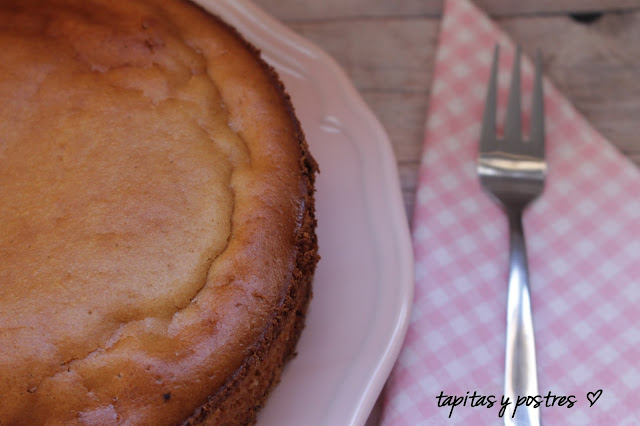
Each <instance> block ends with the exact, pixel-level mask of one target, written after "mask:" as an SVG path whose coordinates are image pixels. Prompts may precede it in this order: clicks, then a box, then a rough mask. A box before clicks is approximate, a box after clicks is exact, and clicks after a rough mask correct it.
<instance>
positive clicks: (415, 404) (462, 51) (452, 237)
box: [382, 0, 640, 425]
mask: <svg viewBox="0 0 640 426" xmlns="http://www.w3.org/2000/svg"><path fill="white" fill-rule="evenodd" d="M496 43H499V44H500V45H501V60H500V66H499V71H500V74H499V96H500V98H501V100H500V101H499V102H500V103H501V104H502V106H501V107H499V111H498V113H499V121H500V122H502V121H503V120H504V104H505V103H506V100H505V99H506V96H507V92H508V83H509V80H510V70H511V65H512V60H513V50H514V46H513V42H512V41H511V40H509V38H508V37H507V36H506V35H505V34H504V33H503V32H502V31H501V30H500V29H499V28H498V27H497V26H496V25H494V24H493V23H492V22H491V21H490V20H489V18H487V16H486V15H484V14H483V12H481V11H480V10H478V9H477V8H476V7H475V6H474V5H473V4H472V3H470V2H469V1H467V0H446V1H445V6H444V14H443V19H442V23H441V34H440V39H439V46H438V51H437V55H436V64H435V71H434V72H435V74H434V80H433V86H432V90H431V98H430V106H429V112H428V118H427V125H426V137H425V146H424V155H423V158H422V166H421V173H420V178H419V186H418V191H417V199H416V208H415V214H414V220H413V241H414V251H415V257H416V289H415V301H414V306H413V313H412V319H411V323H410V326H409V330H408V334H407V337H406V341H405V344H404V347H403V349H402V351H401V354H400V357H399V359H398V361H397V364H396V366H395V368H394V371H393V372H392V374H391V377H390V379H389V382H388V383H387V387H386V390H385V393H384V394H383V412H382V424H383V425H432V424H436V425H440V424H441V425H453V424H472V425H476V424H478V425H484V424H491V425H494V424H502V423H503V419H501V418H499V412H500V408H501V398H502V395H503V393H504V390H503V388H504V379H503V378H504V346H505V323H506V319H505V318H506V300H507V268H508V236H507V222H506V218H505V216H504V215H503V214H502V212H501V211H500V210H499V208H498V207H497V206H496V205H495V204H494V203H493V202H492V201H491V200H490V199H489V198H488V197H487V196H486V195H485V194H484V192H483V191H482V189H481V187H480V185H479V182H478V179H477V177H476V172H475V158H476V153H477V143H478V136H479V134H480V122H481V117H482V110H483V106H484V98H485V95H486V86H487V81H488V76H489V68H490V65H491V60H492V54H493V48H494V45H495V44H496ZM543 53H544V52H543ZM522 76H523V84H524V86H525V90H524V93H530V87H531V86H532V77H533V68H532V66H531V63H530V61H529V60H528V59H525V61H524V63H523V68H522ZM523 103H524V108H525V115H526V112H527V108H528V105H529V104H530V96H525V97H524V100H523ZM545 106H546V126H547V137H546V140H547V155H548V160H549V173H548V179H547V185H546V189H545V192H544V194H543V196H542V197H541V198H539V199H538V200H537V201H536V203H535V204H533V205H532V206H531V207H530V209H529V210H528V211H527V212H526V213H525V217H524V224H525V232H526V238H527V247H528V254H529V267H530V268H529V269H530V274H531V275H530V279H531V291H532V307H533V313H534V327H535V333H536V345H537V359H538V371H539V373H538V381H539V392H540V395H541V397H544V396H549V395H551V397H553V396H556V397H557V398H556V400H555V401H554V400H553V398H551V397H549V398H546V399H542V400H541V403H542V404H541V406H540V407H539V409H540V410H541V411H540V414H541V418H542V421H543V424H546V425H639V424H640V171H639V170H638V168H637V167H636V166H634V165H633V164H632V163H630V162H629V161H628V160H627V159H626V158H625V157H623V156H622V155H621V154H620V153H619V152H618V151H617V150H616V149H615V148H613V147H612V146H611V145H610V144H609V142H608V141H606V140H605V139H604V138H603V137H602V136H601V135H600V134H598V132H597V131H595V130H594V129H593V128H592V127H591V126H590V125H589V123H587V122H586V121H585V120H584V118H583V117H581V116H580V114H579V113H577V112H576V110H575V109H574V108H573V107H572V106H571V105H570V104H569V102H568V101H567V100H566V99H565V98H564V97H563V96H562V95H561V94H560V93H559V92H558V91H557V90H556V89H555V88H554V87H553V86H552V85H551V84H550V83H549V82H548V81H545ZM600 389H601V390H602V392H601V393H599V398H597V399H596V397H597V396H598V393H596V392H597V391H599V390H600ZM441 392H442V395H443V397H441V398H440V400H438V399H437V397H438V396H439V395H441ZM474 392H475V394H476V398H475V399H471V397H472V396H473V395H474ZM590 392H592V393H590ZM446 396H458V397H465V396H466V397H467V400H466V403H465V404H463V403H462V402H463V400H460V403H459V405H457V406H455V407H454V408H453V411H451V409H452V407H451V404H452V403H454V401H455V399H449V400H448V401H447V399H446ZM481 396H484V397H485V398H484V399H481V398H480V397H481ZM490 396H493V397H494V404H493V406H491V407H489V405H490V404H489V402H490V398H489V397H490ZM532 396H533V395H532ZM563 396H564V397H565V400H564V404H562V405H560V402H561V399H560V397H563ZM589 399H591V400H592V401H595V402H594V403H593V405H591V402H590V401H589ZM439 402H440V404H441V406H439ZM447 402H449V404H446V403H447ZM481 402H484V404H480V403H481ZM552 402H553V406H550V407H549V406H546V405H547V404H551V403H552ZM534 403H535V402H534ZM473 405H475V406H473ZM450 415H451V416H450ZM449 416H450V417H449Z"/></svg>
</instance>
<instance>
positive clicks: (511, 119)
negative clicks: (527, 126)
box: [504, 46, 522, 141]
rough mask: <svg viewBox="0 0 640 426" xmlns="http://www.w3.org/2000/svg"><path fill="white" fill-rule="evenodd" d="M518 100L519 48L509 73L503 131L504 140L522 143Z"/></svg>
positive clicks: (519, 102)
mask: <svg viewBox="0 0 640 426" xmlns="http://www.w3.org/2000/svg"><path fill="white" fill-rule="evenodd" d="M521 103H522V101H521V100H520V46H518V47H517V48H516V54H515V57H514V60H513V71H512V73H511V86H510V88H509V103H508V104H507V117H506V120H505V121H506V122H505V129H504V138H505V140H510V141H522V123H521V121H522V120H521V112H520V107H521Z"/></svg>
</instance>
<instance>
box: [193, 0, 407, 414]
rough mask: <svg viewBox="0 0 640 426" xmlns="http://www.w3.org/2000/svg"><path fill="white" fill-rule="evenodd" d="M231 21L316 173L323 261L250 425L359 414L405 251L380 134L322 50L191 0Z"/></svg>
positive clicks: (390, 160)
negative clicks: (281, 93)
mask: <svg viewBox="0 0 640 426" xmlns="http://www.w3.org/2000/svg"><path fill="white" fill-rule="evenodd" d="M197 2H198V3H199V4H201V5H202V6H203V7H205V8H206V9H207V10H209V11H211V12H212V13H214V14H216V15H219V16H220V17H222V18H223V19H224V20H225V21H227V22H228V23H230V24H231V25H233V26H234V27H236V28H237V29H238V30H239V31H240V32H241V33H242V34H243V35H244V37H246V38H247V39H248V40H249V41H250V42H251V43H253V44H254V45H255V46H257V47H258V48H259V49H260V50H261V51H262V53H263V56H264V58H265V59H266V60H267V62H269V63H270V64H271V65H272V66H274V67H275V68H276V70H277V71H278V73H279V74H280V77H281V79H282V80H283V82H284V84H285V86H286V88H287V91H288V92H289V94H290V95H291V98H292V101H293V104H294V106H295V109H296V113H297V115H298V118H299V119H300V121H301V123H302V127H303V130H304V132H305V134H306V138H307V141H308V142H309V145H310V148H311V152H312V154H313V155H314V157H315V158H316V160H317V161H318V163H319V165H320V170H321V173H320V175H319V176H318V179H317V194H316V195H317V197H316V198H317V218H318V240H319V245H320V255H321V256H322V259H321V261H320V263H319V265H318V269H317V273H316V278H315V281H314V297H313V300H312V302H311V307H310V311H309V315H308V317H307V325H306V328H305V330H304V332H303V333H302V337H301V340H300V342H299V344H298V348H297V350H298V356H297V357H296V358H294V359H293V360H292V361H291V362H290V363H289V364H288V365H287V367H286V368H285V370H284V372H283V375H282V381H281V382H280V384H279V385H278V386H277V387H276V389H275V390H274V392H273V393H272V394H271V396H270V398H269V400H268V402H267V405H266V406H265V408H264V409H263V410H262V412H261V413H260V416H259V418H258V425H259V426H260V425H278V426H283V425H296V426H298V425H305V426H314V425H327V426H328V425H331V426H333V425H361V424H364V423H365V421H366V419H367V417H368V415H369V413H370V411H371V409H372V407H373V405H374V403H375V401H376V399H377V397H378V395H379V393H380V391H381V389H382V387H383V385H384V382H385V381H386V379H387V377H388V375H389V372H390V371H391V368H392V366H393V363H394V362H395V360H396V357H397V355H398V352H399V351H400V347H401V345H402V341H403V339H404V335H405V333H406V329H407V324H408V317H409V311H410V306H411V302H412V298H413V282H414V281H413V253H412V248H411V240H410V238H409V230H408V226H407V219H406V215H405V212H404V205H403V202H402V197H401V192H400V184H399V180H398V172H397V168H396V162H395V158H394V155H393V152H392V150H391V145H390V143H389V140H388V137H387V135H386V133H385V131H384V129H383V128H382V126H381V125H380V123H379V122H378V121H377V120H376V118H375V117H374V115H373V114H372V113H371V112H370V110H369V109H368V107H367V106H366V105H365V103H364V102H363V101H362V99H361V98H360V96H359V94H358V93H357V92H356V90H355V89H354V87H353V86H352V84H351V83H350V82H349V80H348V79H347V77H346V76H345V74H344V73H343V72H342V70H341V69H340V68H339V67H338V66H337V65H336V64H335V62H334V61H333V60H332V59H331V58H330V57H329V56H327V55H326V54H325V53H324V52H322V51H321V50H319V49H318V48H317V47H315V46H313V45H312V44H311V43H309V42H308V41H306V40H304V39H302V38H301V37H299V36H297V35H296V34H295V33H293V32H291V31H290V30H288V29H287V28H285V27H284V26H283V25H282V24H280V23H278V22H277V21H275V20H274V19H273V18H271V17H269V16H268V15H267V14H266V13H265V12H263V11H262V10H260V9H259V8H258V7H257V6H255V5H254V4H252V3H250V2H249V1H246V0H242V1H240V0H198V1H197Z"/></svg>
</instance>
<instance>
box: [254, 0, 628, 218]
mask: <svg viewBox="0 0 640 426" xmlns="http://www.w3.org/2000/svg"><path fill="white" fill-rule="evenodd" d="M254 1H255V3H256V4H258V5H259V6H261V7H263V8H264V9H265V10H266V11H267V12H268V13H270V14H271V15H272V16H274V17H276V18H277V19H279V20H280V21H282V22H283V23H284V24H285V25H287V26H288V27H290V28H291V29H293V30H294V31H296V32H297V33H299V34H301V35H302V36H304V37H306V38H307V39H309V40H311V41H312V42H314V43H315V44H316V45H318V46H319V47H320V48H322V49H324V50H325V51H326V52H328V53H329V54H330V55H331V56H333V58H334V59H336V61H337V62H338V63H339V64H340V65H341V66H342V67H343V68H344V70H345V71H346V73H347V74H348V76H349V77H350V78H351V80H352V81H353V83H354V85H355V86H356V88H357V89H358V90H359V92H360V94H361V95H362V97H363V98H364V100H365V102H367V103H368V105H369V106H370V107H371V109H372V110H373V112H374V113H375V114H376V115H377V116H378V118H379V120H380V121H381V123H382V125H383V126H384V127H385V129H386V130H387V132H388V134H389V137H390V139H391V142H392V145H393V148H394V151H395V154H396V159H397V162H398V167H399V173H400V180H401V185H402V190H403V194H404V200H405V207H406V209H407V219H408V220H409V221H410V220H411V217H412V212H413V202H414V195H415V188H416V181H417V174H418V166H419V161H420V155H421V152H422V142H423V133H424V123H425V119H426V110H427V105H428V101H429V87H430V83H431V75H432V68H433V60H434V54H435V48H436V40H437V35H438V28H439V23H440V15H441V11H442V0H325V1H312V0H254ZM476 4H477V5H478V6H480V7H481V8H482V9H483V10H485V11H486V12H487V13H489V14H490V15H491V16H492V17H493V18H494V19H495V20H496V21H497V22H498V23H499V24H500V25H501V26H502V28H504V29H505V30H506V32H507V33H508V34H509V35H510V36H511V37H512V38H513V39H514V40H515V41H516V42H517V43H519V44H520V45H522V46H523V49H524V50H525V51H526V52H528V53H530V54H531V53H533V52H534V51H535V50H536V48H541V49H542V51H543V52H544V66H545V72H546V74H547V75H548V76H549V78H550V79H551V80H552V81H553V82H554V84H555V85H556V86H557V87H558V88H559V89H560V90H561V91H562V92H563V93H564V94H565V95H566V96H567V97H568V98H569V100H570V101H571V102H572V103H573V104H574V105H575V106H576V108H577V109H578V110H579V111H580V112H582V113H583V114H584V115H585V116H586V118H587V119H588V120H589V121H590V122H591V123H592V124H593V125H594V127H595V128H596V129H598V130H599V131H600V132H601V133H602V134H603V135H604V136H605V137H607V138H608V139H609V140H610V141H611V142H612V143H613V144H614V145H615V146H617V147H618V148H619V149H620V150H621V151H622V152H623V153H624V154H625V155H627V156H628V157H629V158H630V159H631V160H632V161H634V162H635V163H636V164H637V165H639V166H640V137H638V135H639V133H640V126H639V123H640V43H638V41H640V0H528V1H513V0H477V2H476Z"/></svg>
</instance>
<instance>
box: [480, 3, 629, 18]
mask: <svg viewBox="0 0 640 426" xmlns="http://www.w3.org/2000/svg"><path fill="white" fill-rule="evenodd" d="M476 4H477V5H478V6H479V7H480V8H481V9H483V10H485V11H487V12H488V13H489V14H490V15H492V16H522V15H551V14H568V13H580V12H582V13H584V12H614V11H618V12H619V11H629V10H639V9H640V1H639V0H528V1H513V0H476Z"/></svg>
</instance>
